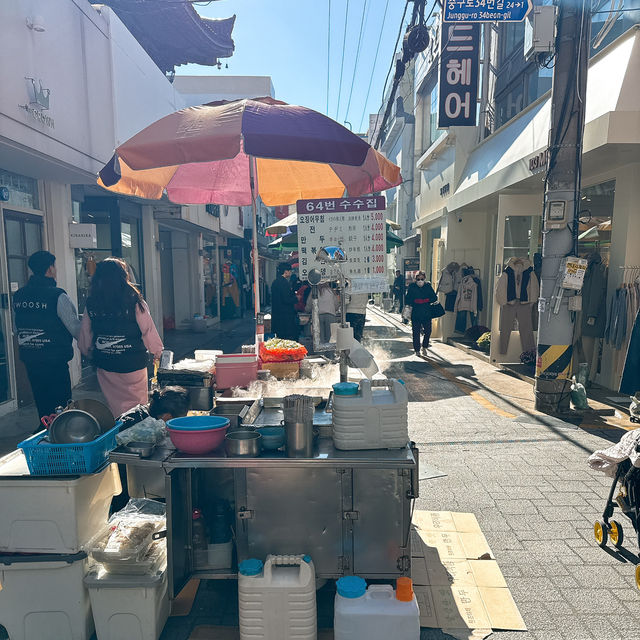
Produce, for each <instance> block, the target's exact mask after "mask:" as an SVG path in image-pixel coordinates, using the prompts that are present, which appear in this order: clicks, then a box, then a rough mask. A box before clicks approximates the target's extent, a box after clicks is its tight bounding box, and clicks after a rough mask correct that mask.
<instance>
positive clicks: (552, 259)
mask: <svg viewBox="0 0 640 640" xmlns="http://www.w3.org/2000/svg"><path fill="white" fill-rule="evenodd" d="M556 4H557V5H558V18H557V27H556V54H555V55H556V59H555V66H554V70H553V85H552V92H551V129H550V131H549V151H548V153H549V155H548V171H547V175H546V179H545V196H544V212H543V229H544V235H543V241H542V273H541V291H540V302H539V306H538V308H539V318H540V320H539V327H538V349H537V356H538V358H537V364H536V381H535V396H536V409H538V410H539V411H543V412H545V413H557V412H562V411H566V410H568V408H569V387H570V382H569V376H570V371H571V359H572V355H573V339H574V320H573V318H572V313H573V312H571V311H569V296H568V295H563V293H566V292H565V291H564V290H563V289H562V288H561V286H560V284H561V281H562V273H561V269H562V263H563V258H565V257H566V256H569V255H572V254H573V255H575V252H576V251H577V237H578V224H579V220H578V218H579V215H578V214H579V203H580V167H581V161H582V138H583V132H584V118H585V115H584V114H585V102H586V86H587V71H588V64H589V50H590V44H589V43H590V31H591V28H590V27H591V16H590V13H589V7H590V5H591V3H588V2H584V1H583V0H556Z"/></svg>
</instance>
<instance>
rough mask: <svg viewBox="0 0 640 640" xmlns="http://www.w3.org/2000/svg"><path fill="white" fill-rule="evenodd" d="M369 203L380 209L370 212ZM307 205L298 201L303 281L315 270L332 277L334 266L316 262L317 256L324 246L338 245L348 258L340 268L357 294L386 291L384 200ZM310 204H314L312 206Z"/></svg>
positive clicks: (301, 275) (352, 199) (351, 200)
mask: <svg viewBox="0 0 640 640" xmlns="http://www.w3.org/2000/svg"><path fill="white" fill-rule="evenodd" d="M367 200H370V206H376V207H377V208H376V209H368V208H367V204H369V203H368V202H367ZM378 200H382V201H383V202H382V203H380V202H378ZM304 202H305V203H306V204H305V205H303V206H300V205H301V202H300V201H299V202H298V254H299V263H300V268H299V272H300V279H301V280H307V279H308V275H309V271H310V270H311V269H314V268H315V269H318V270H319V271H320V272H321V273H322V274H323V275H325V276H326V275H329V273H330V270H331V265H328V264H322V263H320V262H319V261H317V260H316V254H317V252H318V251H319V250H320V249H321V248H322V247H327V246H336V247H340V248H341V249H342V250H343V251H344V253H345V255H346V256H347V262H346V263H342V264H341V265H340V267H341V269H342V272H343V273H344V275H345V276H346V277H347V278H349V279H350V280H351V288H352V291H353V292H354V293H355V292H358V291H361V292H369V293H375V292H378V291H387V290H388V288H389V286H388V283H387V279H386V221H385V212H384V210H380V209H384V198H371V199H367V198H364V199H362V200H358V199H357V198H349V199H346V198H343V199H337V200H323V201H304ZM309 202H313V203H314V204H313V207H311V206H309V204H308V203H309ZM359 203H361V207H360V208H358V205H359ZM340 204H342V205H343V208H342V209H341V208H340ZM327 205H328V206H327ZM347 205H349V206H347ZM378 207H379V208H378ZM310 209H311V211H312V212H309V211H310ZM345 209H346V210H345ZM303 211H304V212H303Z"/></svg>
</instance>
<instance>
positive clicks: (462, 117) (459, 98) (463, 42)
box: [438, 24, 480, 128]
mask: <svg viewBox="0 0 640 640" xmlns="http://www.w3.org/2000/svg"><path fill="white" fill-rule="evenodd" d="M479 53H480V26H479V25H477V24H443V25H442V33H441V34H440V96H439V99H438V127H440V128H443V127H451V126H458V127H460V126H462V127H474V126H475V125H476V111H477V109H476V105H477V101H478V66H479V63H478V56H479Z"/></svg>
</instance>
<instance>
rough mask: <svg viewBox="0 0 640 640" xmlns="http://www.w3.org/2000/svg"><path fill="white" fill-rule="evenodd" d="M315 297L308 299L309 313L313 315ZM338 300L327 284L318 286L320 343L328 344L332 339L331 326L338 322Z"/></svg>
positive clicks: (322, 283) (323, 283)
mask: <svg viewBox="0 0 640 640" xmlns="http://www.w3.org/2000/svg"><path fill="white" fill-rule="evenodd" d="M312 304H313V297H312V296H309V297H308V298H307V306H306V310H307V313H311V309H312ZM337 313H338V299H337V297H336V294H335V293H334V292H333V289H332V288H331V286H330V285H329V283H327V282H321V283H320V284H319V285H318V316H319V317H318V320H319V322H320V342H321V343H322V344H326V343H327V342H329V340H330V339H331V324H332V323H334V322H337Z"/></svg>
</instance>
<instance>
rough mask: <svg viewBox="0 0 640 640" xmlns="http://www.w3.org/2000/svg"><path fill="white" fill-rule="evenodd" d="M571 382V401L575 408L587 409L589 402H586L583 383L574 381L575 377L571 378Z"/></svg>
mask: <svg viewBox="0 0 640 640" xmlns="http://www.w3.org/2000/svg"><path fill="white" fill-rule="evenodd" d="M572 380H573V384H572V385H571V403H572V404H573V406H574V407H575V408H576V409H588V408H589V403H588V402H587V392H586V390H585V388H584V385H583V384H580V383H579V382H576V377H575V376H573V378H572Z"/></svg>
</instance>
